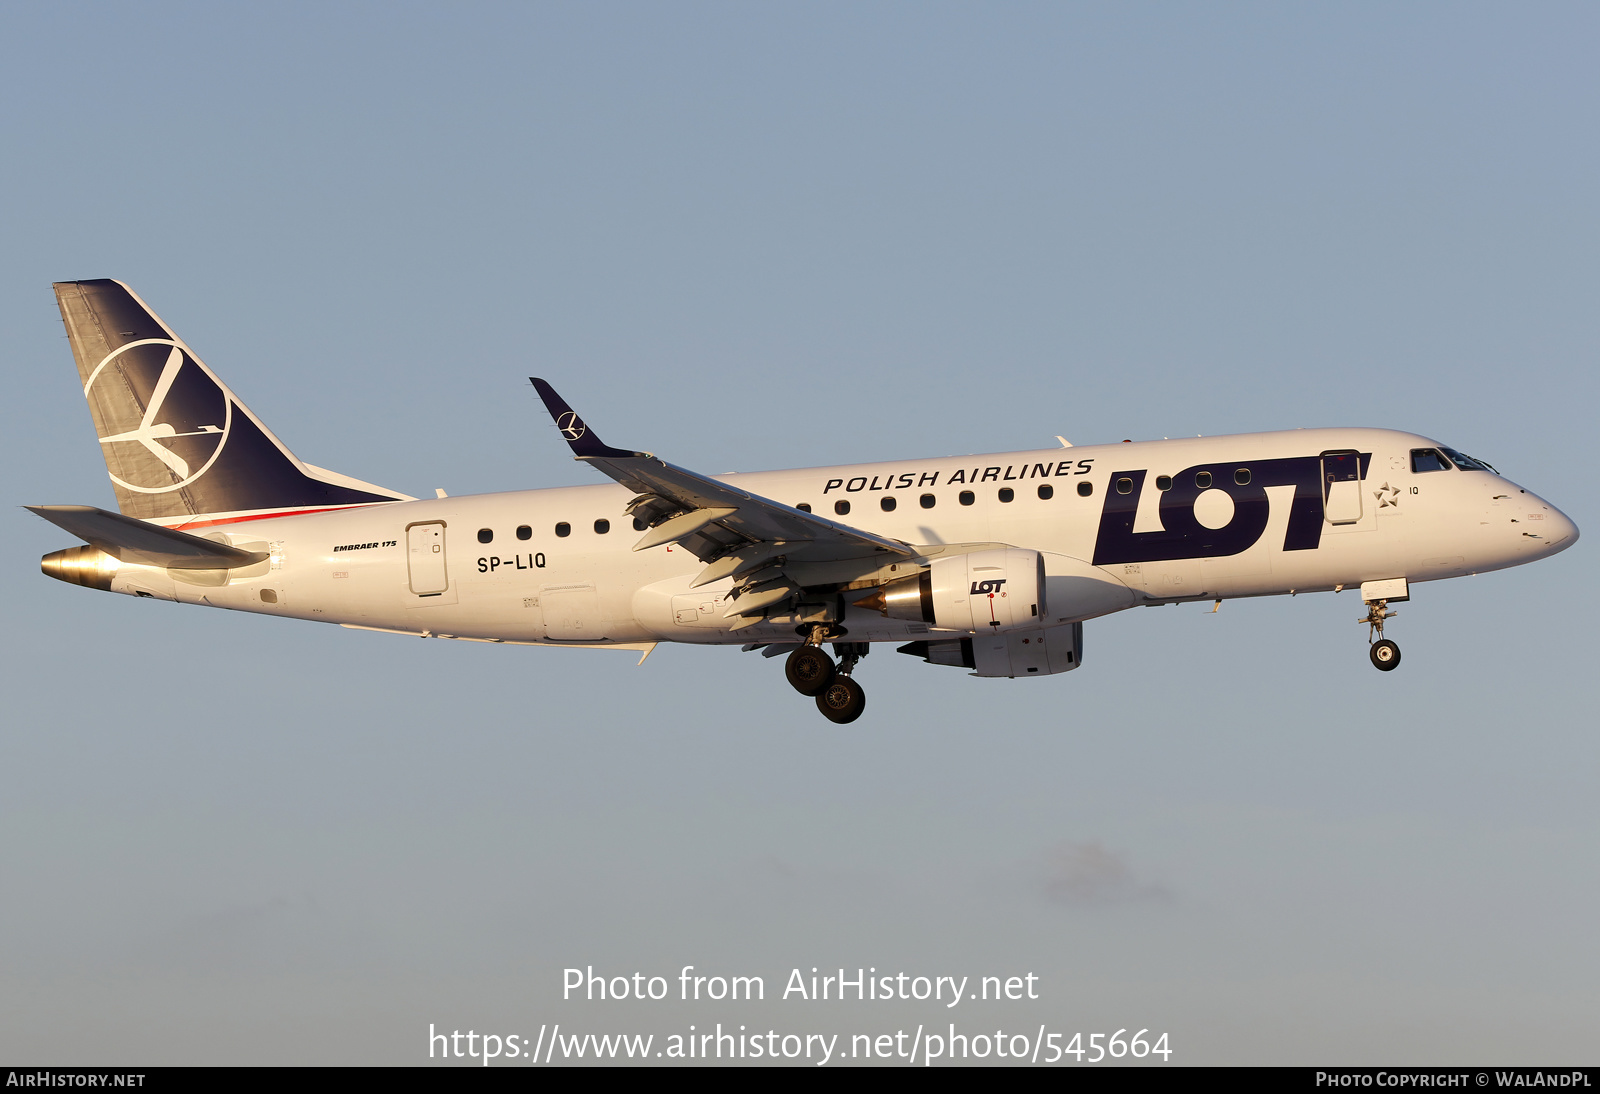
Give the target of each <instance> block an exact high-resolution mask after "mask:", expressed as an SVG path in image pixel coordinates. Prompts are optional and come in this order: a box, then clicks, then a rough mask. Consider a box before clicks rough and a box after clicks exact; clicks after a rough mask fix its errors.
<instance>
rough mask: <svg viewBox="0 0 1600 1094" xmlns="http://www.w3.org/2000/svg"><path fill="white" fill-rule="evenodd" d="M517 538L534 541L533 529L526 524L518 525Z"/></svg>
mask: <svg viewBox="0 0 1600 1094" xmlns="http://www.w3.org/2000/svg"><path fill="white" fill-rule="evenodd" d="M517 538H518V539H532V538H533V529H532V528H529V527H528V526H527V525H526V524H519V525H517Z"/></svg>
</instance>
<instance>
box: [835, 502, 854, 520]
mask: <svg viewBox="0 0 1600 1094" xmlns="http://www.w3.org/2000/svg"><path fill="white" fill-rule="evenodd" d="M833 511H834V512H835V513H838V514H839V515H840V516H841V517H842V516H844V515H845V514H847V513H849V512H850V503H849V502H847V501H836V502H834V503H833Z"/></svg>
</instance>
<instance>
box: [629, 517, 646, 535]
mask: <svg viewBox="0 0 1600 1094" xmlns="http://www.w3.org/2000/svg"><path fill="white" fill-rule="evenodd" d="M648 527H650V526H649V525H648V524H646V523H645V522H644V518H643V517H634V518H633V530H634V531H635V532H642V531H644V530H645V529H646V528H648Z"/></svg>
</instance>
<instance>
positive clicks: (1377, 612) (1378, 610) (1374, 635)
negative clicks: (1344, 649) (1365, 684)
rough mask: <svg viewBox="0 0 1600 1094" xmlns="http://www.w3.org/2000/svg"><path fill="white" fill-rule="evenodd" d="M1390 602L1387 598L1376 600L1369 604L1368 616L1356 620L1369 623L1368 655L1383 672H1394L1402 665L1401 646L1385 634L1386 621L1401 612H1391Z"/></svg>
mask: <svg viewBox="0 0 1600 1094" xmlns="http://www.w3.org/2000/svg"><path fill="white" fill-rule="evenodd" d="M1388 604H1389V602H1388V601H1387V600H1375V601H1373V602H1372V603H1370V604H1368V605H1367V614H1366V617H1365V618H1363V619H1358V620H1356V622H1357V623H1365V624H1366V625H1367V643H1368V644H1369V645H1370V646H1371V649H1370V650H1369V651H1368V655H1369V656H1370V657H1371V658H1372V664H1373V666H1374V667H1376V668H1378V669H1380V670H1381V671H1383V672H1392V671H1393V670H1394V669H1396V668H1398V667H1399V665H1400V647H1399V646H1398V645H1396V644H1395V643H1394V642H1392V641H1390V640H1389V639H1387V638H1385V637H1384V636H1383V624H1384V621H1385V620H1387V619H1393V618H1394V617H1395V616H1397V615H1399V614H1400V613H1399V612H1391V611H1390V610H1389V608H1388Z"/></svg>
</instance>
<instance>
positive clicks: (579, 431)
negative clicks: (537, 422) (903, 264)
mask: <svg viewBox="0 0 1600 1094" xmlns="http://www.w3.org/2000/svg"><path fill="white" fill-rule="evenodd" d="M528 380H529V382H531V383H532V384H533V389H534V390H535V391H537V392H538V393H539V398H541V399H543V400H544V406H545V409H546V410H548V411H549V412H550V417H551V418H553V419H555V423H556V428H557V429H559V430H561V435H562V436H563V437H565V438H566V439H567V444H569V445H571V446H572V454H573V455H574V456H576V457H577V458H578V459H580V460H582V459H593V458H595V457H599V458H602V459H604V458H610V459H628V458H630V457H633V456H644V455H648V453H644V452H628V451H625V450H624V449H621V448H612V447H611V446H610V445H608V444H606V443H605V442H604V441H602V440H601V439H600V438H599V437H597V436H595V432H594V430H592V429H590V428H589V426H588V423H586V422H585V421H584V420H583V419H582V418H580V417H578V412H577V411H576V410H573V409H572V408H571V407H570V406H568V405H567V401H566V400H565V399H563V398H562V397H561V396H559V395H557V394H556V389H555V388H553V387H551V386H550V385H549V384H547V383H545V382H544V381H543V380H541V379H539V378H538V377H537V376H530V377H528Z"/></svg>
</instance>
